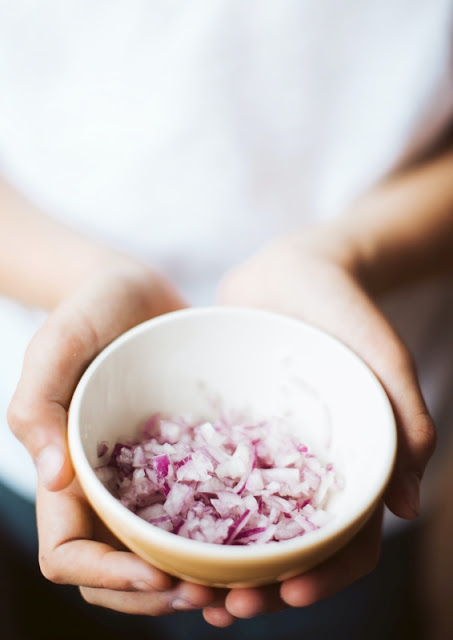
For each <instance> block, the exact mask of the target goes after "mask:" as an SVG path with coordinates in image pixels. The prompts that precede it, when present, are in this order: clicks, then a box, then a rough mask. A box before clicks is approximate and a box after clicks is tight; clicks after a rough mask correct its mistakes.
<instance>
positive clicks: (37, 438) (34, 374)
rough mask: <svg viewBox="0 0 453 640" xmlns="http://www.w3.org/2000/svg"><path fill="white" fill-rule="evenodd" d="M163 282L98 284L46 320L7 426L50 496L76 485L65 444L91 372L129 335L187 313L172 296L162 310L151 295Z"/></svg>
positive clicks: (122, 276)
mask: <svg viewBox="0 0 453 640" xmlns="http://www.w3.org/2000/svg"><path fill="white" fill-rule="evenodd" d="M156 282H158V280H157V278H156V277H154V280H153V279H152V278H151V276H150V274H149V272H146V277H144V275H143V273H142V272H140V276H139V275H138V271H137V268H136V267H134V268H132V267H131V269H130V270H126V269H125V268H123V269H121V270H120V271H118V270H115V271H112V273H111V274H110V275H109V277H106V276H105V275H103V277H102V278H101V277H98V278H93V281H92V282H90V283H89V284H88V285H86V287H85V288H84V289H83V290H82V291H79V292H78V294H76V295H74V296H72V297H71V298H70V299H69V300H67V301H66V302H64V303H63V304H62V305H61V306H60V307H59V308H58V309H57V310H56V311H55V312H54V313H53V314H52V315H51V316H50V317H49V318H48V319H47V321H46V322H45V323H44V325H43V327H42V328H41V329H40V330H39V331H38V333H37V334H36V336H35V337H34V339H33V340H32V342H31V344H30V346H29V348H28V350H27V353H26V355H25V359H24V367H23V371H22V375H21V378H20V380H19V384H18V386H17V389H16V393H15V394H14V397H13V399H12V402H11V404H10V407H9V411H8V421H9V424H10V426H11V429H12V431H13V432H14V434H15V435H16V436H17V437H18V438H19V440H21V441H22V443H23V444H24V445H25V447H26V448H27V449H28V451H29V452H30V454H31V456H32V458H33V460H34V462H35V464H36V467H37V471H38V475H39V477H40V479H41V481H42V483H43V484H44V486H46V487H47V488H48V489H49V490H59V489H62V488H64V487H66V486H67V485H68V484H69V483H70V482H71V480H72V478H73V470H72V466H71V463H70V459H69V455H68V451H67V444H66V421H67V410H68V407H69V403H70V400H71V397H72V394H73V392H74V389H75V387H76V385H77V382H78V381H79V379H80V376H81V375H82V373H83V371H84V370H85V368H86V367H87V365H88V364H89V363H90V362H91V360H92V359H93V358H94V357H95V356H96V355H97V353H99V351H100V350H101V349H102V348H103V347H105V346H106V345H107V344H108V343H109V342H111V341H112V340H113V339H114V338H116V337H117V336H118V335H120V334H121V333H123V332H124V331H126V330H127V329H129V328H131V327H133V326H135V325H136V324H138V323H139V322H142V321H144V320H146V319H147V318H149V317H151V316H152V315H156V313H159V312H160V313H163V312H164V311H171V310H173V309H175V308H178V307H181V306H184V303H183V301H182V300H181V299H180V298H179V297H177V296H176V294H174V295H173V292H172V290H171V291H170V293H169V294H168V295H167V296H166V298H165V303H166V305H165V306H163V305H162V304H161V302H162V301H160V302H159V303H157V302H156V300H155V298H158V297H159V295H158V292H153V290H152V289H153V283H154V284H156ZM154 293H156V295H153V294H154ZM159 293H160V292H159ZM160 297H161V298H162V296H160Z"/></svg>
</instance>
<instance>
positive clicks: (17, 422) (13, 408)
mask: <svg viewBox="0 0 453 640" xmlns="http://www.w3.org/2000/svg"><path fill="white" fill-rule="evenodd" d="M7 420H8V424H9V426H10V429H11V431H12V432H13V433H14V435H15V436H16V437H18V438H19V439H20V438H21V436H23V434H24V433H26V432H27V431H28V430H29V427H30V426H31V424H32V422H33V418H32V411H31V409H30V407H29V406H27V404H25V403H24V402H22V401H21V400H19V399H17V397H13V399H12V400H11V402H10V405H9V407H8V411H7Z"/></svg>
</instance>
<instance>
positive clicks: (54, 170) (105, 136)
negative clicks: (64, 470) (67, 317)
mask: <svg viewBox="0 0 453 640" xmlns="http://www.w3.org/2000/svg"><path fill="white" fill-rule="evenodd" d="M452 17H453V0H437V2H435V3H427V2H425V1H424V0H382V1H381V2H371V1H369V2H363V1H359V0H337V1H336V2H335V3H333V2H330V1H328V0H318V1H317V2H313V1H312V0H282V1H281V2H278V3H277V2H274V1H271V0H248V1H245V2H244V1H240V0H210V1H209V2H208V1H206V0H190V1H187V0H170V1H165V2H164V1H154V2H148V1H145V0H129V1H128V2H127V3H126V2H121V1H116V0H96V1H94V2H91V1H90V2H89V1H88V0H86V1H80V0H77V1H75V0H74V1H72V0H65V1H63V2H59V3H55V2H52V1H51V0H42V1H41V2H35V1H33V0H18V1H17V2H15V3H11V2H8V1H7V0H0V172H1V173H2V174H3V176H4V177H5V179H7V180H8V181H10V182H11V184H12V185H14V186H15V187H16V188H17V189H19V190H20V191H22V192H23V193H24V194H25V195H26V196H27V197H29V198H30V199H31V200H33V201H34V202H35V203H36V204H37V205H38V206H39V207H41V208H42V209H43V210H45V211H46V212H48V213H49V214H50V215H52V216H54V217H55V218H56V219H58V220H60V221H62V222H63V223H65V224H68V225H70V226H72V227H73V228H75V229H78V230H81V231H83V232H84V233H87V234H90V235H91V236H92V237H94V238H97V239H100V240H102V241H103V242H106V243H109V244H111V245H113V246H116V247H119V248H121V249H123V250H126V251H129V252H130V253H132V254H135V255H137V256H140V257H142V258H144V259H145V260H148V261H149V262H150V263H153V264H155V265H157V266H158V267H160V268H161V269H163V270H164V271H165V272H166V273H167V274H168V275H169V276H170V277H171V278H172V279H173V281H174V282H175V283H176V284H177V285H178V286H179V288H180V289H181V290H182V292H183V293H184V294H185V295H186V296H187V297H188V298H189V300H190V301H191V302H192V304H203V305H208V304H211V303H212V302H213V301H214V292H215V287H216V283H217V282H218V280H219V278H220V277H221V275H222V274H223V273H224V272H225V271H226V270H227V269H228V268H229V267H231V266H233V265H234V264H236V263H238V262H239V261H241V260H242V259H244V258H245V257H247V256H248V255H250V254H251V253H253V251H255V250H256V249H258V248H259V247H261V246H262V245H263V244H265V243H266V242H268V241H270V240H271V239H272V238H273V237H275V236H276V235H277V234H281V233H286V232H290V231H291V230H293V229H300V228H301V227H303V225H305V224H308V223H311V222H313V221H318V220H319V221H322V220H327V219H329V218H332V217H333V216H336V215H339V214H341V212H342V211H344V209H345V208H346V207H347V206H348V204H350V203H351V202H352V201H353V200H354V199H355V198H356V197H357V196H358V195H360V193H362V192H364V191H366V190H367V189H368V188H370V187H372V186H373V185H374V184H375V183H376V182H377V181H379V180H381V179H382V178H383V177H385V176H386V175H388V174H389V173H391V172H392V171H394V170H395V169H397V168H400V167H402V166H405V165H407V164H408V163H410V162H411V161H413V160H415V159H417V158H418V157H420V156H421V154H423V153H425V152H426V151H427V150H429V149H430V148H431V146H432V145H433V144H435V143H436V141H437V140H438V139H440V137H441V136H442V133H443V132H444V131H445V130H446V129H447V128H448V127H449V126H450V125H451V122H452V116H453V74H451V67H450V65H451V56H452V39H451V36H452V33H451V26H452ZM18 251H20V247H19V248H18ZM382 305H383V308H384V310H385V312H386V313H387V315H388V317H389V318H390V320H391V321H392V322H393V323H394V324H395V326H396V327H397V329H398V330H399V331H400V333H401V335H402V336H403V338H404V339H405V341H406V342H407V344H408V345H409V347H410V348H411V350H412V352H413V354H414V356H415V359H416V362H417V364H418V366H419V371H420V376H421V382H422V386H423V390H424V392H425V395H426V398H427V401H428V404H429V406H430V408H431V410H432V412H433V414H434V416H435V417H436V418H437V419H438V420H439V421H444V418H445V416H446V415H448V413H449V412H450V409H451V407H449V406H448V400H449V396H450V394H449V392H448V391H449V385H450V384H451V380H452V379H453V358H452V354H453V335H452V329H451V327H452V326H453V325H452V323H451V320H452V318H453V313H452V310H453V286H452V282H451V280H448V279H446V280H442V281H438V282H435V283H429V284H426V285H423V286H417V287H411V288H410V289H407V290H405V291H398V292H397V293H396V294H394V295H392V296H389V297H388V298H386V299H385V300H383V301H382ZM43 318H44V315H43V314H42V313H41V312H39V311H36V310H32V309H25V308H23V307H21V306H20V305H18V304H16V303H14V302H13V301H10V300H6V299H0V327H1V331H0V354H1V362H2V366H1V368H0V411H1V416H2V417H1V423H0V479H1V481H2V482H4V483H6V484H8V485H9V486H11V487H12V488H14V489H15V490H16V491H18V492H20V493H21V494H22V495H25V496H27V497H29V498H30V499H32V498H33V495H34V483H35V479H34V469H33V465H32V463H31V460H30V459H29V457H28V454H27V453H26V452H25V450H24V449H23V447H22V446H21V445H20V444H19V443H18V442H16V441H15V439H14V437H13V436H12V435H11V434H10V433H9V431H8V429H7V426H6V419H4V416H5V414H6V407H7V405H8V402H9V400H10V397H11V394H12V392H13V390H14V387H15V385H16V383H17V379H18V376H19V373H20V369H21V364H22V357H23V353H24V350H25V347H26V345H27V343H28V342H29V340H30V338H31V336H32V335H33V333H34V331H35V330H36V328H37V327H38V326H39V324H40V323H41V322H42V320H43Z"/></svg>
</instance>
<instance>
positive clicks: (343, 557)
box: [280, 506, 383, 607]
mask: <svg viewBox="0 0 453 640" xmlns="http://www.w3.org/2000/svg"><path fill="white" fill-rule="evenodd" d="M382 511H383V510H382V506H381V507H380V508H379V509H378V510H377V511H376V512H375V513H374V514H373V516H372V517H371V518H370V520H369V521H368V522H367V523H366V525H365V526H364V527H363V529H361V531H360V532H359V533H358V535H357V536H355V538H354V539H353V540H352V541H351V542H350V543H349V544H348V545H347V546H346V547H345V548H344V549H342V550H341V551H339V552H338V553H337V554H335V555H334V556H333V557H332V558H330V559H329V560H327V561H326V562H324V563H323V564H322V565H321V566H319V567H316V568H315V569H312V570H311V571H308V572H307V573H305V574H303V575H300V576H296V577H295V578H290V579H289V580H286V581H285V582H283V583H282V585H281V588H280V595H281V598H282V600H283V601H284V602H285V603H286V604H288V605H290V606H292V607H306V606H308V605H310V604H313V603H315V602H317V601H318V600H321V599H323V598H327V597H328V596H331V595H334V594H335V593H337V592H338V591H340V590H341V589H343V588H344V587H347V586H348V585H350V584H352V583H353V582H355V581H356V580H358V579H359V578H362V577H363V576H365V575H367V574H368V573H370V572H371V571H372V570H373V569H374V568H375V567H376V565H377V562H378V559H379V551H380V542H381V527H382Z"/></svg>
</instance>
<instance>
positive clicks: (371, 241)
mask: <svg viewBox="0 0 453 640" xmlns="http://www.w3.org/2000/svg"><path fill="white" fill-rule="evenodd" d="M452 175H453V153H452V152H451V151H450V152H447V153H446V154H444V155H442V156H440V157H438V158H435V159H433V160H431V161H430V162H428V163H426V164H424V165H421V166H418V167H414V168H413V169H411V170H408V171H406V172H405V173H402V174H400V175H396V176H394V177H393V178H391V179H389V180H387V181H386V182H384V183H382V184H380V185H378V186H377V187H376V188H375V189H373V190H372V191H370V192H369V193H367V194H365V195H364V196H363V197H362V198H360V200H358V201H357V202H356V203H355V204H354V206H353V207H351V209H350V210H348V211H347V212H345V214H344V215H343V216H341V217H340V218H338V219H336V220H334V221H332V222H328V223H325V224H320V225H315V226H313V227H310V228H306V229H303V230H301V231H297V232H295V233H293V234H291V235H289V236H286V237H283V238H280V239H278V240H277V241H275V242H274V243H273V244H272V245H270V246H268V247H265V248H264V249H262V250H261V251H260V252H259V253H258V254H256V255H255V256H252V258H251V259H250V260H248V261H247V262H246V263H244V264H242V265H240V266H239V267H237V268H235V269H234V270H232V271H231V272H230V273H229V274H227V275H226V277H225V279H224V281H223V283H222V284H221V287H220V290H219V299H220V301H221V302H222V303H225V304H238V305H251V306H258V307H263V308H268V309H273V310H276V311H279V312H283V313H287V314H289V315H293V316H296V317H300V318H302V319H304V320H306V321H308V322H311V323H312V324H314V325H317V326H319V327H320V328H322V329H324V330H326V331H327V332H329V333H331V334H333V335H335V336H336V337H338V338H339V339H340V340H342V341H343V342H344V343H345V344H347V345H348V346H350V347H351V348H352V349H353V350H354V351H355V352H356V353H358V354H359V355H360V356H361V357H362V358H363V359H364V360H365V362H367V363H368V365H369V366H370V367H371V368H372V369H373V370H374V372H375V373H376V375H377V376H378V377H379V379H380V380H381V382H382V384H383V386H384V388H385V389H386V391H387V394H388V395H389V398H390V400H391V402H392V405H393V409H394V412H395V416H396V421H397V428H398V456H397V463H396V466H395V471H394V474H393V477H392V480H391V483H390V485H389V488H388V491H387V494H386V496H385V499H386V503H387V505H388V507H389V508H390V509H391V510H392V511H393V512H394V513H396V514H397V515H399V516H400V517H403V518H409V519H410V518H414V517H415V516H416V515H417V514H418V511H419V484H420V480H421V477H422V475H423V471H424V468H425V466H426V464H427V462H428V460H429V458H430V456H431V454H432V451H433V449H434V445H435V431H434V426H433V423H432V420H431V418H430V416H429V415H428V411H427V408H426V405H425V403H424V400H423V397H422V394H421V391H420V388H419V384H418V380H417V374H416V371H415V367H414V364H413V362H412V358H411V355H410V353H409V352H408V350H407V348H406V347H405V345H404V344H403V343H402V342H401V339H400V337H399V336H398V335H397V333H396V332H395V330H394V329H393V327H392V326H391V325H390V323H389V322H388V320H387V318H386V317H385V316H384V315H383V314H382V313H381V312H380V310H379V309H378V307H377V306H376V304H375V301H374V298H375V297H376V296H377V295H378V294H382V293H384V292H386V291H390V290H392V289H396V288H397V287H398V286H401V285H403V284H408V283H410V282H416V281H420V280H422V279H427V278H429V277H432V276H434V275H436V274H441V273H448V272H450V271H451V270H452V269H453V251H452V247H453V180H452ZM380 539H381V513H379V511H378V512H377V513H376V514H375V516H374V517H373V518H372V519H371V520H370V521H369V523H368V524H367V526H366V527H365V528H364V529H363V530H362V531H361V532H360V533H359V535H358V536H357V538H356V539H355V540H354V541H352V543H350V544H349V545H348V546H347V547H346V548H345V549H343V550H342V551H341V552H339V553H338V554H336V555H335V556H334V557H332V558H330V559H329V560H328V561H327V562H325V563H324V564H323V565H322V566H320V567H317V568H316V569H314V570H312V571H310V572H308V573H307V574H305V575H302V576H299V577H296V578H293V579H291V580H287V581H285V582H284V583H283V584H282V585H281V586H280V587H272V588H269V589H264V590H258V589H246V590H244V589H243V590H241V589H238V590H232V591H231V592H230V593H229V594H228V596H227V598H226V605H225V607H218V608H216V609H213V608H207V609H206V610H205V617H206V619H207V620H208V621H210V622H211V623H212V624H219V625H220V624H226V623H227V622H231V621H232V620H233V619H234V617H250V616H252V615H256V614H257V613H259V612H263V611H269V610H272V609H274V608H277V609H278V608H281V607H282V606H284V605H285V604H286V605H291V606H306V605H309V604H311V603H313V602H316V601H317V600H319V599H321V598H324V597H326V596H328V595H332V594H333V593H335V592H336V591H338V590H340V589H341V588H343V587H345V586H347V585H348V584H350V583H351V582H353V581H355V580H357V579H358V578H360V577H362V576H363V575H365V574H366V573H368V572H370V571H371V570H372V569H373V568H374V566H375V565H376V562H377V559H378V557H379V548H380Z"/></svg>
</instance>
